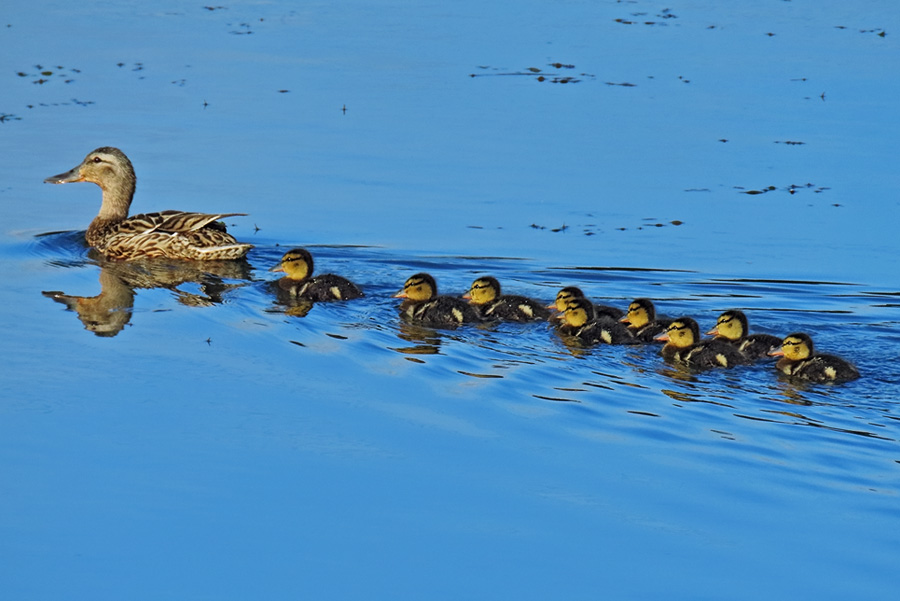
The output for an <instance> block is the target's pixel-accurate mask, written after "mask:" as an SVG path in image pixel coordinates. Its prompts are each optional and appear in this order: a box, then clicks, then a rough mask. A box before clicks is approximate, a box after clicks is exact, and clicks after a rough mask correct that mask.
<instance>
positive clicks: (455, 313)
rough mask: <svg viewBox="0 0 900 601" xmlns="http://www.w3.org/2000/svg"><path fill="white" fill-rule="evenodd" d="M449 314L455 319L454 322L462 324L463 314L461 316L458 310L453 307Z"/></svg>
mask: <svg viewBox="0 0 900 601" xmlns="http://www.w3.org/2000/svg"><path fill="white" fill-rule="evenodd" d="M450 312H451V313H453V317H455V318H456V321H458V322H459V323H462V322H463V314H462V311H460V310H459V309H457V308H456V307H454V308H453V309H452V310H451V311H450Z"/></svg>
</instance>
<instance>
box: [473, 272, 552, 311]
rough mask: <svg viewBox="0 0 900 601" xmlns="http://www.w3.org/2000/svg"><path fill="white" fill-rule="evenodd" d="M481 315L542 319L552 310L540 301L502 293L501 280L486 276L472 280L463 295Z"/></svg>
mask: <svg viewBox="0 0 900 601" xmlns="http://www.w3.org/2000/svg"><path fill="white" fill-rule="evenodd" d="M463 298H464V299H469V304H471V305H472V306H473V307H475V309H476V310H477V311H478V313H479V315H481V318H482V319H502V320H506V321H540V320H546V319H547V318H549V317H550V311H549V310H547V308H546V307H544V305H543V304H541V303H539V302H538V301H536V300H534V299H531V298H528V297H525V296H516V295H513V294H501V293H500V282H498V281H497V279H496V278H492V277H490V276H485V277H483V278H478V279H477V280H475V281H474V282H472V287H471V288H470V289H469V291H468V292H467V293H465V294H464V295H463Z"/></svg>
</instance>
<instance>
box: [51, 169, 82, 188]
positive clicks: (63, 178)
mask: <svg viewBox="0 0 900 601" xmlns="http://www.w3.org/2000/svg"><path fill="white" fill-rule="evenodd" d="M83 181H84V178H83V177H82V176H81V171H80V170H79V169H78V167H75V168H74V169H71V170H69V171H66V172H65V173H60V174H59V175H51V176H50V177H48V178H47V179H45V180H44V183H45V184H71V183H73V182H83Z"/></svg>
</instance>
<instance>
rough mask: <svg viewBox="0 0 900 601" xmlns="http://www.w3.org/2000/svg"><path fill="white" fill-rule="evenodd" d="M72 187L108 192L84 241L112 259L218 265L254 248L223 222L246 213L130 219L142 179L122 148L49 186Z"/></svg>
mask: <svg viewBox="0 0 900 601" xmlns="http://www.w3.org/2000/svg"><path fill="white" fill-rule="evenodd" d="M70 182H93V183H95V184H97V185H98V186H100V189H101V190H103V204H102V205H101V206H100V213H99V214H98V215H97V216H96V217H95V218H94V220H93V221H92V222H91V225H90V226H89V227H88V229H87V232H85V236H84V237H85V239H86V240H87V243H88V244H89V245H90V246H93V247H94V248H96V249H97V250H98V251H100V252H101V253H102V254H103V255H105V256H106V257H107V258H110V259H121V260H132V259H145V258H154V257H167V258H170V259H190V260H196V261H218V260H223V259H226V260H227V259H240V258H242V257H243V256H244V255H246V254H247V252H248V251H249V250H250V249H251V248H253V245H252V244H243V243H240V242H238V241H237V240H235V239H234V238H233V237H232V236H231V235H230V234H229V233H228V232H227V231H226V229H225V224H224V223H221V222H219V219H222V218H224V217H233V216H238V215H246V213H217V214H207V213H186V212H184V211H162V212H160V213H144V214H141V215H134V216H132V217H129V216H128V209H129V207H130V206H131V200H132V198H134V188H135V184H136V183H137V178H135V176H134V167H132V166H131V161H129V160H128V157H127V156H125V153H124V152H122V151H121V150H119V149H118V148H113V147H111V146H104V147H102V148H98V149H97V150H94V151H92V152H91V153H89V154H88V155H87V156H86V157H85V158H84V160H83V161H82V162H81V164H80V165H78V166H77V167H75V168H74V169H72V170H70V171H66V172H65V173H60V174H59V175H54V176H52V177H48V178H47V179H45V180H44V183H48V184H67V183H70Z"/></svg>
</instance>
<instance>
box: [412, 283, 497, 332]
mask: <svg viewBox="0 0 900 601" xmlns="http://www.w3.org/2000/svg"><path fill="white" fill-rule="evenodd" d="M394 298H402V299H405V300H404V301H403V302H402V303H401V304H400V316H401V317H402V318H403V319H405V320H407V321H409V322H411V323H417V324H421V325H425V326H432V327H444V326H458V325H461V324H464V323H477V322H480V321H481V317H480V316H479V315H478V312H477V311H476V310H475V309H474V308H473V307H472V305H470V304H469V303H467V302H466V301H464V300H463V299H461V298H456V297H453V296H438V293H437V283H435V281H434V278H433V277H431V276H430V275H428V274H427V273H417V274H416V275H414V276H412V277H410V278H409V279H408V280H406V283H405V284H404V285H403V290H401V291H400V292H398V293H397V294H395V295H394Z"/></svg>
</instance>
